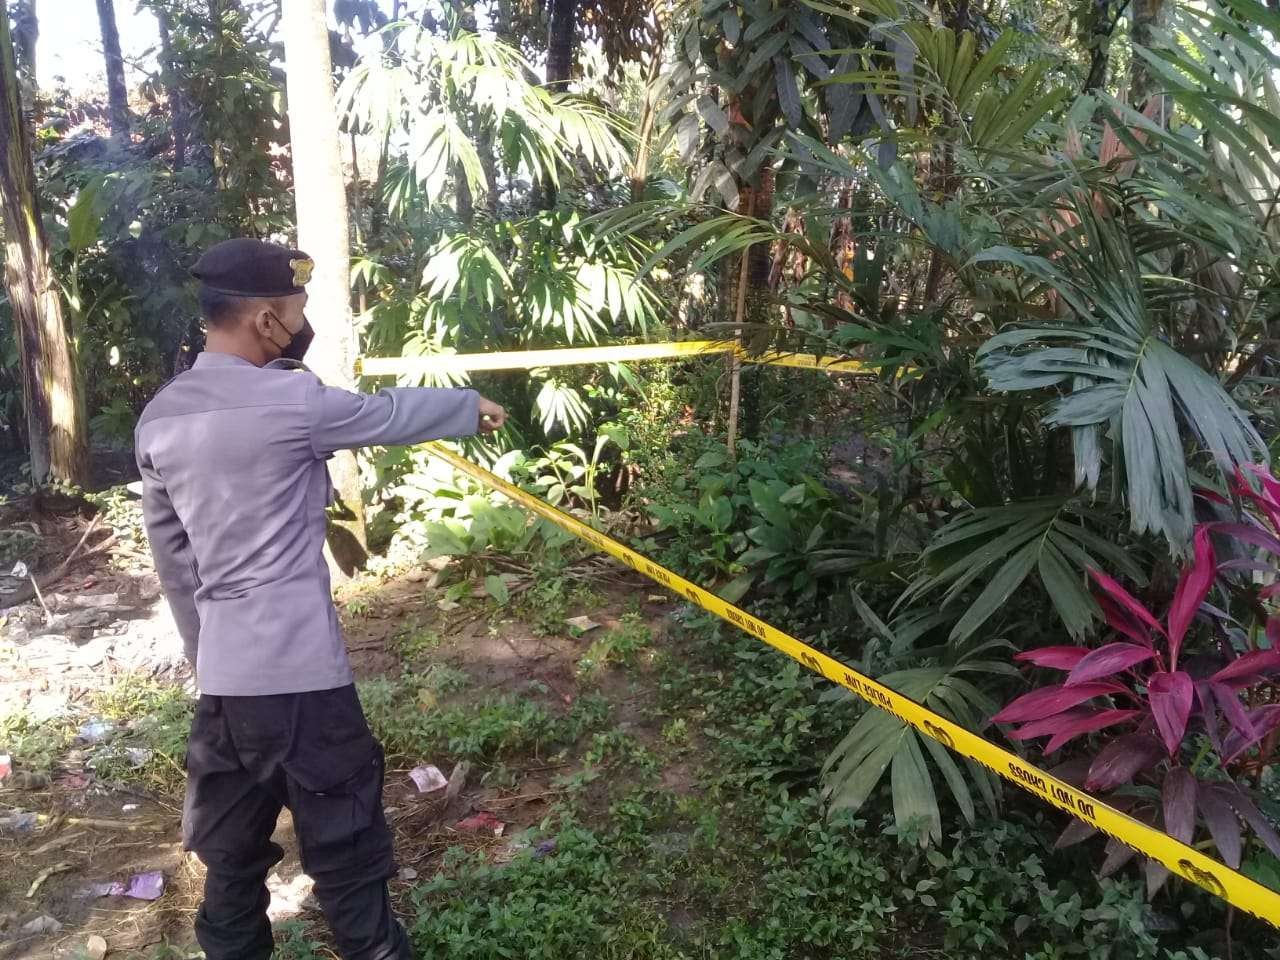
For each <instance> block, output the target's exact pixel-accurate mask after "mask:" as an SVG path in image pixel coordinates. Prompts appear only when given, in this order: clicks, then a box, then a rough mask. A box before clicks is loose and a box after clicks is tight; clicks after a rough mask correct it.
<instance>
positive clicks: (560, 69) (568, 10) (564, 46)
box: [535, 0, 578, 210]
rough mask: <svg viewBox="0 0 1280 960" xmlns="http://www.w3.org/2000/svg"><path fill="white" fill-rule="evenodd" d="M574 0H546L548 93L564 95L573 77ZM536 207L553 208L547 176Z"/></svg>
mask: <svg viewBox="0 0 1280 960" xmlns="http://www.w3.org/2000/svg"><path fill="white" fill-rule="evenodd" d="M577 9H578V0H550V9H549V13H548V16H547V70H546V86H547V88H548V89H550V90H551V92H552V93H564V92H565V91H567V90H568V89H569V81H570V79H571V78H572V77H573V58H574V53H575V48H576V46H577V38H578V31H577V25H576V23H575V19H576V18H575V15H576V13H577ZM535 199H536V201H537V203H538V206H540V207H541V208H542V209H544V210H550V209H551V208H553V207H554V206H555V205H556V186H555V184H554V183H553V182H552V181H551V178H550V177H547V178H545V179H544V181H543V183H542V189H541V196H539V197H536V198H535Z"/></svg>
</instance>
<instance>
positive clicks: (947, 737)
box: [427, 443, 1280, 927]
mask: <svg viewBox="0 0 1280 960" xmlns="http://www.w3.org/2000/svg"><path fill="white" fill-rule="evenodd" d="M427 449H428V450H430V452H431V453H432V454H434V455H435V456H437V457H439V458H440V459H442V460H444V461H446V462H447V463H449V464H450V465H452V466H453V467H454V468H455V469H457V470H460V471H461V472H463V473H465V474H467V475H468V476H471V477H474V478H475V479H476V480H479V481H480V482H481V483H484V484H486V485H488V486H490V487H492V488H493V489H495V490H497V491H499V492H500V493H503V494H505V495H506V496H507V497H509V498H510V499H512V500H514V501H515V502H516V503H519V504H520V505H521V506H523V507H526V508H528V509H529V510H532V511H533V512H534V513H536V514H538V515H539V516H541V517H544V518H546V519H547V520H549V521H551V522H552V523H554V524H556V525H557V526H558V527H561V528H562V529H564V530H566V531H568V532H569V533H572V534H574V535H575V536H577V537H580V538H581V539H583V540H585V541H586V542H587V543H589V544H591V545H592V546H594V547H597V548H598V549H600V550H603V551H604V552H605V553H608V554H611V555H612V556H614V557H617V558H618V559H619V560H621V561H622V562H623V563H625V564H626V565H627V566H629V567H631V568H632V569H633V570H635V571H637V572H639V573H642V574H644V575H645V576H647V577H649V578H650V579H652V580H655V581H657V582H658V583H660V584H662V585H663V586H664V587H667V588H668V589H670V590H672V591H674V592H675V593H677V594H679V595H680V596H682V597H684V598H685V599H687V600H689V601H690V602H691V603H695V604H697V605H698V606H700V607H702V609H704V610H708V611H710V612H711V613H714V614H715V615H716V616H718V617H720V618H722V619H724V620H727V621H728V622H729V623H731V624H733V625H734V626H735V627H738V628H739V629H740V630H745V631H746V632H747V633H749V634H751V635H752V636H753V637H756V638H757V639H759V640H763V641H764V642H765V643H767V644H769V645H770V646H772V647H775V648H776V649H778V650H781V651H782V652H783V653H785V654H786V655H787V656H789V657H791V658H792V659H794V660H798V661H799V662H800V663H802V664H804V665H805V666H806V667H808V668H809V669H810V670H813V671H814V672H815V673H820V674H822V675H823V676H824V677H826V678H827V679H828V680H831V681H832V682H834V683H838V684H840V686H842V687H844V688H845V689H847V690H849V691H851V692H852V693H854V694H856V695H857V696H859V697H861V698H862V699H863V700H866V701H867V702H868V703H870V704H871V705H872V706H875V707H879V708H880V709H882V710H887V711H888V712H889V713H891V714H893V715H894V716H895V717H897V718H898V719H899V720H902V721H903V722H904V723H908V724H910V725H911V726H912V727H914V728H915V729H916V730H918V731H919V732H920V733H922V734H924V735H925V736H926V737H930V738H932V739H934V740H936V741H938V743H941V744H942V745H943V746H945V747H947V748H948V749H950V750H953V751H955V752H956V753H958V754H960V755H962V756H965V757H968V758H969V759H970V760H976V761H977V762H978V763H981V764H982V765H983V766H985V767H986V768H987V769H989V770H991V771H992V772H993V773H996V774H998V775H999V776H1001V777H1004V778H1005V779H1006V780H1009V781H1011V782H1013V783H1014V784H1016V785H1017V786H1019V787H1022V788H1023V789H1024V790H1027V791H1029V792H1031V793H1033V794H1035V795H1036V796H1037V797H1039V798H1040V799H1042V800H1044V801H1046V802H1047V803H1049V804H1051V805H1053V806H1055V807H1057V808H1058V809H1059V810H1065V811H1066V812H1067V813H1069V814H1071V815H1072V816H1073V817H1076V818H1077V819H1079V820H1083V821H1084V822H1085V823H1087V824H1089V825H1090V826H1092V827H1096V828H1097V829H1098V830H1100V831H1101V832H1103V833H1105V834H1108V835H1109V836H1111V837H1114V838H1115V839H1117V840H1119V841H1120V842H1122V843H1125V844H1127V845H1128V846H1130V847H1132V848H1133V849H1135V850H1137V851H1139V852H1141V853H1143V854H1145V855H1146V856H1148V857H1150V858H1151V859H1153V860H1158V861H1159V862H1160V863H1162V864H1164V865H1165V866H1166V867H1168V868H1169V869H1170V870H1172V871H1173V872H1175V873H1177V874H1178V875H1179V876H1182V877H1185V878H1186V879H1188V880H1190V881H1191V882H1192V883H1195V884H1198V885H1199V886H1201V887H1203V888H1204V889H1206V890H1208V891H1209V892H1210V893H1212V894H1214V895H1215V896H1218V897H1221V898H1222V899H1223V900H1226V901H1227V902H1228V903H1231V904H1233V905H1234V906H1236V907H1237V908H1239V909H1241V910H1245V911H1247V912H1249V913H1251V914H1253V915H1254V916H1256V917H1260V918H1261V919H1263V920H1266V921H1267V922H1269V923H1271V924H1272V925H1274V926H1277V927H1280V893H1277V892H1276V891H1274V890H1270V889H1268V888H1267V887H1264V886H1262V884H1260V883H1258V882H1257V881H1255V880H1252V879H1250V878H1249V877H1246V876H1245V875H1244V874H1242V873H1240V872H1239V871H1237V870H1232V869H1231V868H1230V867H1228V866H1226V865H1225V864H1223V863H1219V862H1218V861H1217V860H1214V859H1213V858H1211V857H1208V856H1205V854H1203V853H1201V852H1200V851H1199V850H1196V849H1195V848H1194V847H1190V846H1188V845H1187V844H1184V843H1182V842H1180V841H1178V840H1175V839H1174V838H1173V837H1171V836H1169V835H1168V834H1167V833H1161V832H1160V831H1159V830H1156V829H1155V828H1153V827H1150V826H1148V825H1147V824H1145V823H1140V822H1139V821H1137V820H1135V819H1133V818H1132V817H1130V816H1128V815H1127V814H1124V813H1121V812H1120V811H1119V810H1117V809H1115V808H1114V807H1110V806H1108V805H1107V804H1105V803H1103V802H1102V801H1101V800H1097V799H1095V798H1094V797H1091V796H1089V795H1088V794H1087V793H1083V792H1081V791H1080V790H1077V789H1076V788H1075V787H1073V786H1071V785H1070V784H1068V783H1066V782H1064V781H1062V780H1059V779H1058V778H1056V777H1054V776H1053V775H1051V774H1049V773H1046V772H1045V771H1044V770H1041V769H1040V768H1038V767H1036V766H1033V765H1032V764H1030V763H1028V762H1027V761H1025V760H1023V759H1022V758H1021V757H1019V756H1017V755H1016V754H1013V753H1010V752H1009V751H1008V750H1005V749H1003V748H1002V747H998V746H996V745H995V744H994V743H991V742H990V741H988V740H985V739H983V738H982V737H980V736H978V735H977V734H975V733H971V732H969V731H968V730H966V729H965V728H964V727H961V726H959V725H958V724H956V723H954V722H953V721H951V720H948V719H947V718H946V717H943V716H941V715H939V714H936V713H934V712H933V711H932V710H929V709H927V708H925V707H922V706H921V705H920V704H918V703H916V702H915V701H914V700H911V699H908V698H907V697H904V696H903V695H902V694H900V693H897V692H895V691H894V690H891V689H890V688H889V687H886V686H884V685H883V684H881V683H877V682H876V681H875V680H872V679H871V678H870V677H867V676H864V675H863V674H861V673H859V672H858V671H856V670H853V669H852V668H850V667H847V666H845V665H844V664H842V663H840V662H839V661H838V660H834V659H832V658H831V657H829V656H827V655H826V654H825V653H822V652H821V651H820V650H816V649H814V648H813V647H811V646H809V645H808V644H807V643H804V642H802V641H800V640H797V639H796V638H795V637H793V636H790V635H789V634H786V633H783V632H782V631H781V630H779V629H777V628H776V627H772V626H770V625H769V624H767V623H765V622H764V621H763V620H760V619H757V618H756V617H753V616H752V615H751V614H749V613H747V612H746V611H745V610H742V609H740V608H738V607H735V606H734V605H733V604H731V603H727V602H725V601H724V600H722V599H720V597H718V596H716V595H715V594H714V593H711V592H710V591H708V590H704V589H703V588H702V587H699V586H698V585H697V584H695V583H692V582H690V581H688V580H686V579H685V578H684V577H682V576H680V575H679V574H677V573H674V572H672V571H671V570H668V569H666V568H665V567H662V566H659V565H658V564H656V563H654V562H653V561H652V560H650V559H648V558H647V557H645V556H644V555H642V554H639V553H637V552H636V551H634V550H632V549H631V548H630V547H626V546H623V545H622V544H621V543H619V542H618V541H617V540H614V539H613V538H612V537H608V536H605V535H604V534H602V533H600V532H599V531H597V530H595V529H593V528H592V527H590V526H589V525H587V524H586V523H584V522H582V521H581V520H579V519H577V518H576V517H573V516H571V515H570V514H568V513H565V512H564V511H563V510H559V509H557V508H555V507H553V506H552V505H551V504H549V503H546V502H545V501H543V500H539V499H538V498H537V497H533V496H530V495H529V494H527V493H525V492H524V491H523V490H521V489H520V488H519V487H516V486H514V485H513V484H510V483H508V482H507V481H505V480H503V479H502V478H500V477H498V476H495V475H494V474H493V473H491V472H490V471H488V470H485V469H484V468H483V467H480V466H477V465H476V464H474V463H472V462H471V461H469V460H467V459H465V458H463V457H460V456H458V455H457V454H456V453H454V452H452V451H451V450H448V449H446V448H445V447H442V446H440V445H439V444H437V443H429V444H427Z"/></svg>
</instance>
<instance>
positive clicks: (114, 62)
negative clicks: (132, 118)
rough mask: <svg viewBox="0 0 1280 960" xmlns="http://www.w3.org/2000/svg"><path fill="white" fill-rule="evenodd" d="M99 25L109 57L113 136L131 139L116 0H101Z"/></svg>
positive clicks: (107, 57)
mask: <svg viewBox="0 0 1280 960" xmlns="http://www.w3.org/2000/svg"><path fill="white" fill-rule="evenodd" d="M98 26H99V28H100V29H101V31H102V55H103V58H104V59H105V60H106V71H107V101H108V103H109V104H110V114H111V136H113V137H114V138H115V139H117V140H121V141H128V139H129V92H128V88H127V87H126V86H125V82H124V58H123V57H122V56H121V55H120V31H119V30H118V29H116V7H115V0H98Z"/></svg>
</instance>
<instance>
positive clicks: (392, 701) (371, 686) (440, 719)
mask: <svg viewBox="0 0 1280 960" xmlns="http://www.w3.org/2000/svg"><path fill="white" fill-rule="evenodd" d="M441 676H445V677H452V676H454V675H453V674H450V673H447V672H444V673H442V671H441V668H433V670H432V671H430V672H428V673H426V674H412V673H406V674H404V675H402V676H401V677H399V678H398V679H391V678H387V677H380V678H377V679H373V680H368V681H365V682H363V683H362V684H360V701H361V703H362V704H363V705H364V710H365V715H366V717H367V718H368V720H369V726H370V728H371V729H372V730H373V732H374V734H375V735H376V736H377V737H378V739H380V740H381V741H382V743H383V746H385V747H386V749H387V752H388V753H390V754H392V755H394V756H400V757H404V758H406V759H410V760H415V761H416V760H420V759H423V758H431V757H439V756H441V755H448V756H452V757H456V758H466V759H475V760H493V759H498V758H501V757H511V756H515V755H541V754H542V753H545V752H546V751H548V750H551V749H555V748H560V747H566V746H571V745H572V744H573V743H575V742H576V741H577V740H578V739H579V738H580V737H581V736H582V735H583V734H585V733H587V732H588V731H590V730H592V729H595V728H598V727H599V726H601V725H602V724H603V723H604V722H605V720H606V719H607V717H608V705H607V704H606V703H605V702H604V701H603V700H602V699H601V698H599V697H592V696H585V697H579V698H578V699H577V700H576V701H575V702H574V705H573V707H572V708H571V709H570V710H569V711H568V712H567V713H564V714H560V713H556V712H553V711H552V710H550V709H548V708H547V707H546V706H545V705H543V704H542V703H540V702H538V701H537V700H534V699H532V698H530V697H525V696H515V695H512V694H503V695H501V696H492V695H490V696H486V697H484V698H483V699H480V700H478V701H475V702H470V703H459V704H452V705H444V706H442V705H439V699H440V698H439V694H442V693H445V692H448V690H447V689H442V688H441V685H440V681H439V678H440V677H441ZM450 682H452V681H450Z"/></svg>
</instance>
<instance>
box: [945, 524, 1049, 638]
mask: <svg viewBox="0 0 1280 960" xmlns="http://www.w3.org/2000/svg"><path fill="white" fill-rule="evenodd" d="M1039 550H1040V543H1039V541H1035V540H1033V541H1032V542H1031V543H1028V544H1027V545H1026V546H1024V547H1022V549H1020V550H1019V551H1018V552H1017V553H1015V554H1014V555H1013V556H1011V557H1010V558H1009V559H1008V560H1006V561H1005V563H1004V565H1003V566H1001V568H1000V569H999V570H998V571H997V572H996V575H995V576H994V577H992V578H991V580H990V582H989V583H988V584H987V586H986V588H985V589H984V590H983V591H982V593H980V594H979V595H978V598H977V599H976V600H974V602H973V604H972V606H970V607H969V609H968V610H966V611H965V612H964V616H962V617H961V618H960V619H959V621H957V623H956V625H955V627H954V628H953V629H952V631H951V640H952V641H953V642H958V641H960V640H963V639H965V638H966V637H968V636H969V635H970V634H972V633H973V631H975V630H977V629H978V627H980V626H982V624H984V623H985V622H986V621H987V619H988V618H989V617H990V616H991V615H992V614H993V613H995V612H996V610H998V609H999V608H1000V607H1002V606H1004V604H1005V602H1006V601H1007V600H1008V599H1009V597H1010V596H1011V595H1012V594H1013V591H1014V590H1016V589H1017V588H1018V587H1019V586H1020V585H1021V583H1022V581H1023V580H1025V579H1026V578H1027V574H1029V573H1030V572H1031V569H1032V568H1033V567H1034V566H1035V564H1036V557H1037V554H1038V553H1039Z"/></svg>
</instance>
